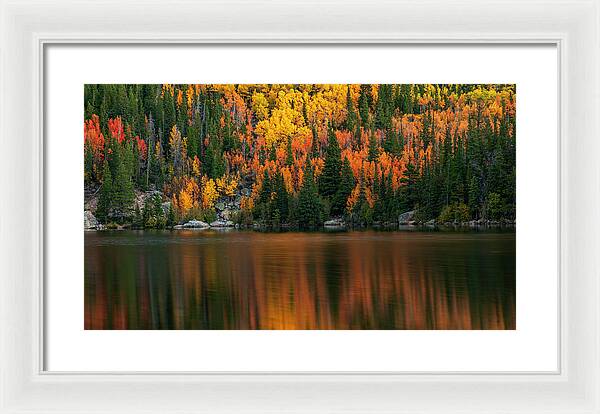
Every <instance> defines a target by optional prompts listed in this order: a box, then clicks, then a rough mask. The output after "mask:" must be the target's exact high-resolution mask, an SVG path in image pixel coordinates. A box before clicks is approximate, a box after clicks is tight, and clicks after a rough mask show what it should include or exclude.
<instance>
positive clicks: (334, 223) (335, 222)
mask: <svg viewBox="0 0 600 414" xmlns="http://www.w3.org/2000/svg"><path fill="white" fill-rule="evenodd" d="M323 225H324V226H325V227H344V226H345V225H346V223H344V220H342V219H339V218H337V219H331V220H327V221H326V222H325V223H323Z"/></svg>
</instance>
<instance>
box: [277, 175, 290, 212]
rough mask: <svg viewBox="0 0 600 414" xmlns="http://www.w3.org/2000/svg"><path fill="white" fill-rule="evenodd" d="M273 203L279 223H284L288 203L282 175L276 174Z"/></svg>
mask: <svg viewBox="0 0 600 414" xmlns="http://www.w3.org/2000/svg"><path fill="white" fill-rule="evenodd" d="M273 202H274V204H275V209H274V210H275V211H276V212H277V216H278V220H279V222H280V223H286V222H287V220H288V204H289V201H288V192H287V190H286V188H285V182H284V180H283V174H282V173H278V174H277V176H276V178H275V198H274V200H273Z"/></svg>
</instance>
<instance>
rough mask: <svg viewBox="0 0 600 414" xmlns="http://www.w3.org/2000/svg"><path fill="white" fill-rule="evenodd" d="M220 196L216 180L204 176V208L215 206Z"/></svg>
mask: <svg viewBox="0 0 600 414" xmlns="http://www.w3.org/2000/svg"><path fill="white" fill-rule="evenodd" d="M218 198H219V192H218V191H217V186H216V184H215V180H213V179H212V178H208V177H206V176H202V208H204V209H209V208H213V207H214V205H215V202H216V201H217V199H218Z"/></svg>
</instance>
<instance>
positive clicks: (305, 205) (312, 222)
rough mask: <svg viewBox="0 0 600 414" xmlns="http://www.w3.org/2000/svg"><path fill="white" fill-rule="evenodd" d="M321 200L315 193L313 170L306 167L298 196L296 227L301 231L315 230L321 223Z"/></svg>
mask: <svg viewBox="0 0 600 414" xmlns="http://www.w3.org/2000/svg"><path fill="white" fill-rule="evenodd" d="M321 208H322V205H321V200H320V198H319V194H318V193H317V186H316V185H315V181H314V176H313V170H312V168H311V167H310V166H307V167H306V169H305V171H304V181H303V182H302V187H301V188H300V192H299V194H298V226H299V227H300V229H301V230H315V229H317V228H320V227H321V225H322V224H323V223H322V222H321Z"/></svg>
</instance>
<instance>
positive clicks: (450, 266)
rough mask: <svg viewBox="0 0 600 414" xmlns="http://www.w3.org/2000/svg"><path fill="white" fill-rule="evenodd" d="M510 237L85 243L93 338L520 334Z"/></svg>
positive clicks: (108, 239) (251, 235)
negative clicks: (330, 332)
mask: <svg viewBox="0 0 600 414" xmlns="http://www.w3.org/2000/svg"><path fill="white" fill-rule="evenodd" d="M515 320H516V315H515V233H514V232H496V233H489V232H488V233H486V232H466V233H461V232H411V231H394V232H374V231H365V232H340V233H259V232H251V231H248V232H244V231H210V230H208V231H206V230H205V231H194V230H189V231H121V232H87V233H85V328H86V329H515Z"/></svg>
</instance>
